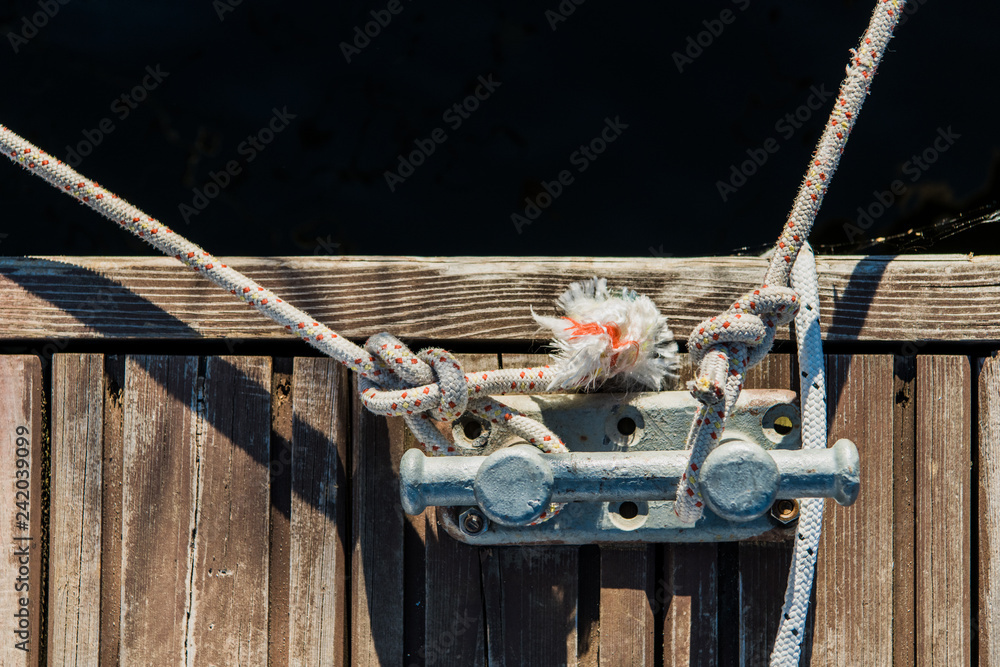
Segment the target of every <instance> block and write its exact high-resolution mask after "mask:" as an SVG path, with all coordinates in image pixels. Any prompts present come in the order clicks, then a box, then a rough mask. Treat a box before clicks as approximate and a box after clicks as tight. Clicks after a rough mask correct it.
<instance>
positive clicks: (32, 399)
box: [0, 355, 45, 667]
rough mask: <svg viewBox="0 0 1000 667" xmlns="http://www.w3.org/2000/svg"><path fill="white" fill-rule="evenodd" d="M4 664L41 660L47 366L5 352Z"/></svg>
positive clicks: (0, 424)
mask: <svg viewBox="0 0 1000 667" xmlns="http://www.w3.org/2000/svg"><path fill="white" fill-rule="evenodd" d="M0 429H2V434H3V435H2V436H0V461H2V462H3V464H2V467H0V511H2V512H3V519H2V520H0V545H2V547H0V548H2V549H3V556H2V557H0V580H2V581H3V582H4V583H3V585H2V586H0V611H2V613H3V621H2V625H0V627H2V629H3V630H2V633H0V634H2V636H3V641H2V642H0V664H2V665H4V666H5V667H6V666H7V665H10V666H11V667H18V666H20V665H25V666H26V665H38V664H39V661H40V657H41V656H40V654H39V637H40V635H41V632H42V628H41V618H40V617H39V608H40V605H41V602H42V598H43V597H44V595H45V592H44V591H42V590H41V574H42V551H41V550H42V525H41V504H40V501H41V495H42V484H41V468H42V366H41V363H40V361H39V359H38V357H36V356H33V355H5V356H0Z"/></svg>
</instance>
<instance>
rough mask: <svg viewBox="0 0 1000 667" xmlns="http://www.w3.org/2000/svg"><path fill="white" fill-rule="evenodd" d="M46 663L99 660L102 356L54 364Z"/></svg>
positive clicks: (58, 359) (63, 358)
mask: <svg viewBox="0 0 1000 667" xmlns="http://www.w3.org/2000/svg"><path fill="white" fill-rule="evenodd" d="M51 414H52V417H51V429H52V431H51V433H52V467H51V470H52V473H51V487H50V491H49V493H50V496H49V497H50V498H51V501H50V509H49V521H50V524H49V526H50V527H49V607H48V616H49V617H48V628H49V637H48V662H49V664H50V665H53V666H56V665H79V666H81V667H82V666H83V665H96V664H98V661H99V649H100V645H99V643H98V640H99V637H100V627H101V607H100V605H99V604H94V601H95V600H100V597H101V567H100V563H101V485H102V484H101V481H102V469H101V468H102V466H101V463H102V458H103V444H104V355H102V354H57V355H55V357H54V358H53V364H52V413H51Z"/></svg>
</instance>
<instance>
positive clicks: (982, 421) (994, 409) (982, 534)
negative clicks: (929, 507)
mask: <svg viewBox="0 0 1000 667" xmlns="http://www.w3.org/2000/svg"><path fill="white" fill-rule="evenodd" d="M978 389H979V393H978V405H979V426H978V428H979V461H978V463H979V465H978V468H979V480H978V482H979V525H978V528H979V554H978V556H979V599H978V601H977V602H978V610H977V611H978V618H979V627H978V630H979V664H980V665H982V667H997V666H1000V352H997V353H994V354H993V356H991V357H988V358H986V359H981V360H980V362H979V378H978ZM973 604H976V602H974V603H973Z"/></svg>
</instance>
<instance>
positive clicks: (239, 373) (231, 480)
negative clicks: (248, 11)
mask: <svg viewBox="0 0 1000 667" xmlns="http://www.w3.org/2000/svg"><path fill="white" fill-rule="evenodd" d="M270 401H271V360H270V358H267V357H208V359H207V360H206V362H205V370H204V381H203V389H202V399H201V402H202V415H203V417H202V423H201V428H200V432H201V434H200V441H199V442H200V446H199V449H200V454H199V460H198V472H197V476H198V479H197V484H198V495H197V499H196V505H195V532H194V545H193V553H192V558H193V570H192V573H191V597H190V601H189V603H188V610H189V619H188V630H187V642H186V646H185V654H186V655H185V658H186V662H187V663H188V664H203V665H221V664H226V665H233V666H234V667H235V666H238V665H246V666H248V667H249V666H255V665H262V664H266V663H267V566H268V543H269V540H268V525H267V517H268V508H269V506H270V501H271V499H270V485H269V481H268V476H269V469H268V463H269V461H270V447H269V442H270V437H269V436H270V430H271V429H270V422H271V403H270Z"/></svg>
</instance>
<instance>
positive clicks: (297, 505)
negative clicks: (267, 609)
mask: <svg viewBox="0 0 1000 667" xmlns="http://www.w3.org/2000/svg"><path fill="white" fill-rule="evenodd" d="M350 386H351V383H350V380H349V379H348V376H347V372H346V370H345V369H344V368H343V366H341V365H340V364H339V363H337V362H336V361H334V360H333V359H329V358H326V357H298V358H296V359H295V365H294V371H293V375H292V401H291V402H292V411H293V415H292V450H291V458H290V461H289V463H290V464H291V472H292V497H291V527H290V540H291V543H290V545H289V549H290V558H289V566H290V573H289V607H288V614H289V617H288V620H287V623H288V625H289V657H288V664H290V665H345V664H347V656H346V650H347V631H348V626H347V606H346V600H347V587H348V585H349V584H348V582H347V579H346V574H347V569H346V548H347V514H346V511H345V509H346V504H347V493H348V487H347V483H346V471H347V447H348V442H347V441H348V419H349V417H350V414H349V410H350V407H349V406H350V399H349V391H350Z"/></svg>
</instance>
